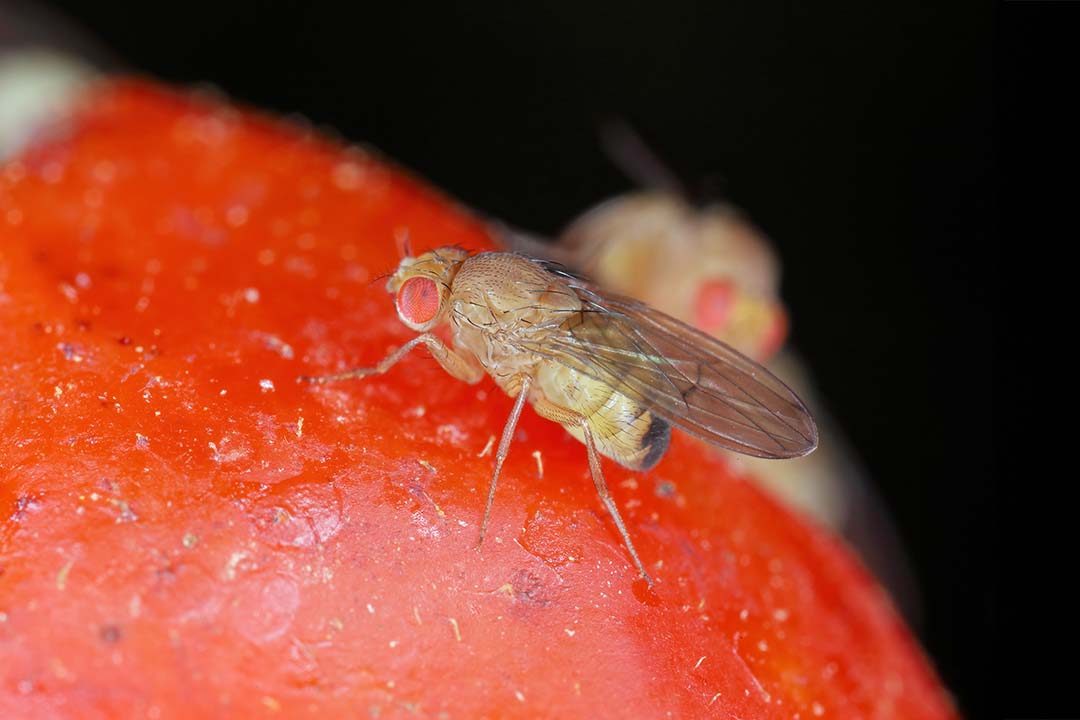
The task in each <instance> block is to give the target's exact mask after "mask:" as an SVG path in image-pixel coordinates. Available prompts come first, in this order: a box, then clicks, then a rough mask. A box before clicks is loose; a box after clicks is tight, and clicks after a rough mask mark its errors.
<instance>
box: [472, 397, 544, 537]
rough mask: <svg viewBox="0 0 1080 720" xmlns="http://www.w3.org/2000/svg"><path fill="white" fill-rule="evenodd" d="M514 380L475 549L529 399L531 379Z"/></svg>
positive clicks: (483, 532) (486, 522) (482, 532)
mask: <svg viewBox="0 0 1080 720" xmlns="http://www.w3.org/2000/svg"><path fill="white" fill-rule="evenodd" d="M516 379H517V380H518V381H519V382H520V383H521V384H520V387H519V389H518V393H517V400H516V401H515V402H514V409H513V410H511V411H510V417H508V418H507V419H506V425H504V426H503V433H502V439H501V440H499V450H498V452H496V453H495V472H494V473H493V474H492V475H491V485H490V486H489V487H488V496H487V504H486V505H484V519H483V520H481V521H480V539H479V540H477V541H476V547H477V548H479V547H480V545H481V543H483V542H484V534H485V533H487V524H488V516H490V515H491V503H492V501H493V500H494V499H495V483H497V482H498V481H499V473H501V472H502V466H503V461H504V460H506V456H507V455H508V454H510V443H511V442H512V441H513V439H514V430H515V429H517V424H518V420H519V419H520V418H521V409H522V408H523V407H525V401H526V400H527V399H528V397H529V386H530V385H531V384H532V378H531V377H529V376H528V375H519V376H518V377H517V378H516ZM515 384H516V383H515ZM511 389H512V386H511Z"/></svg>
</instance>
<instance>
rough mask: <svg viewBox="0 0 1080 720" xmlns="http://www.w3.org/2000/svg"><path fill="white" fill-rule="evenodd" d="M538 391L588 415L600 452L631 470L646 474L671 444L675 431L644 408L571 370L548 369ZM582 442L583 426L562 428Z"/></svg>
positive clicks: (547, 365)
mask: <svg viewBox="0 0 1080 720" xmlns="http://www.w3.org/2000/svg"><path fill="white" fill-rule="evenodd" d="M536 380H537V387H538V389H540V390H541V391H542V392H543V393H544V396H545V397H546V398H547V399H548V400H549V401H550V402H552V403H555V404H556V405H559V406H561V407H565V408H567V409H569V410H573V411H574V412H576V413H579V414H581V415H584V416H585V418H586V421H587V422H588V423H589V428H590V429H591V430H592V434H593V440H594V441H595V442H596V449H597V450H599V451H600V453H601V454H602V455H606V456H607V457H609V458H611V459H612V460H614V461H616V462H617V463H619V464H620V465H623V466H625V467H628V468H631V469H632V470H648V469H649V468H651V467H653V466H654V465H656V463H658V462H659V461H660V458H661V457H663V455H664V451H665V450H667V447H668V442H669V441H670V439H671V426H670V425H669V424H668V423H667V421H665V420H664V419H662V418H660V417H657V416H656V415H654V414H653V413H652V412H650V411H649V410H648V408H646V407H645V406H644V405H642V404H641V403H639V402H637V401H635V400H633V399H631V398H629V397H627V396H626V395H623V394H622V393H620V392H619V391H617V390H615V389H614V388H612V387H610V386H608V385H606V384H604V383H601V382H599V381H596V380H593V379H592V378H589V377H586V376H584V375H581V374H580V373H578V372H576V371H574V370H572V369H571V368H568V367H565V366H563V365H558V364H555V363H544V365H543V366H542V367H541V368H539V371H538V372H537V374H536ZM564 427H565V428H566V430H567V432H569V433H570V434H571V435H573V436H574V437H575V438H577V439H578V440H581V441H583V442H584V432H583V430H582V429H581V427H580V426H578V425H574V424H568V425H565V426H564Z"/></svg>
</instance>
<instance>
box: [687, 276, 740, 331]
mask: <svg viewBox="0 0 1080 720" xmlns="http://www.w3.org/2000/svg"><path fill="white" fill-rule="evenodd" d="M734 305H735V287H734V285H733V284H732V283H731V281H730V280H709V281H707V282H705V283H703V284H702V285H701V288H700V289H699V290H698V293H697V298H696V301H695V303H694V320H696V322H697V326H698V327H700V328H701V329H702V330H705V331H708V332H718V331H720V330H723V329H724V328H725V327H726V326H727V322H728V319H729V318H730V317H731V309H732V307H733V306H734Z"/></svg>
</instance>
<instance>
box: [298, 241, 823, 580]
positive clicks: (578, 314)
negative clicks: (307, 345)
mask: <svg viewBox="0 0 1080 720" xmlns="http://www.w3.org/2000/svg"><path fill="white" fill-rule="evenodd" d="M386 287H387V290H388V291H389V292H390V293H391V294H393V295H394V297H395V305H396V307H397V314H398V317H399V318H400V319H401V321H402V322H403V323H404V324H405V325H406V326H407V327H409V328H411V329H412V330H415V331H416V332H418V333H420V334H419V335H417V336H416V337H415V338H413V339H412V340H410V341H409V342H407V343H406V344H404V345H403V346H401V347H400V348H398V349H397V350H395V351H393V352H391V353H390V354H389V355H387V356H386V357H385V358H384V359H383V360H382V361H381V362H379V363H378V364H377V365H375V366H374V367H365V368H356V369H354V370H350V371H348V372H344V373H340V374H336V375H326V376H321V377H303V378H301V379H302V380H306V381H309V382H317V383H325V382H330V381H337V380H346V379H351V378H363V377H367V376H369V375H375V374H382V373H385V372H387V371H388V370H389V369H390V368H391V367H393V366H394V365H395V364H397V363H398V362H399V361H400V360H401V359H402V358H404V357H405V356H406V355H407V354H408V353H409V352H410V351H412V350H413V349H415V348H417V347H419V346H421V345H423V346H425V347H426V348H427V349H428V351H429V352H430V353H431V355H432V356H433V357H434V358H435V360H437V361H438V363H439V364H440V365H441V366H442V367H443V369H444V370H446V372H448V373H449V374H450V375H452V376H454V377H455V378H457V379H459V380H462V381H464V382H467V383H470V384H471V383H477V382H479V381H480V380H481V379H482V378H483V377H484V375H485V373H486V374H487V375H490V376H491V377H492V378H493V379H494V380H495V383H496V384H497V385H498V386H499V387H500V388H501V389H502V390H503V391H504V392H506V394H507V395H509V396H510V397H511V398H514V399H515V402H514V406H513V410H511V412H510V416H509V418H508V419H507V421H506V425H505V426H504V427H503V432H502V437H501V439H500V441H499V446H498V450H497V452H496V454H495V469H494V472H493V473H492V476H491V484H490V486H489V488H488V496H487V503H486V505H485V506H484V515H483V520H482V521H481V524H480V537H479V542H481V543H482V542H483V539H484V534H485V532H486V531H487V523H488V518H489V516H490V514H491V505H492V501H493V499H494V497H495V486H496V483H497V482H498V480H499V474H500V472H501V471H502V466H503V462H504V461H505V459H506V456H507V454H508V453H509V450H510V442H511V440H512V438H513V436H514V431H515V428H516V427H517V423H518V419H519V418H520V417H521V412H522V409H523V408H524V406H525V403H526V402H528V403H529V404H530V405H532V407H533V409H534V410H535V411H536V413H537V414H538V415H540V416H541V417H543V418H546V419H548V420H551V421H554V422H557V423H559V424H560V425H562V426H563V427H564V428H566V430H567V431H568V432H569V433H570V434H571V435H573V436H574V437H575V438H577V439H578V440H580V441H581V442H582V443H584V445H585V448H586V452H587V457H588V463H589V470H590V474H591V475H592V480H593V483H594V484H595V486H596V490H597V493H598V494H599V495H600V500H601V501H602V502H603V504H604V507H605V508H606V509H607V511H608V513H609V514H610V515H611V518H612V520H613V521H614V523H615V526H616V527H617V528H618V531H619V534H620V535H621V536H622V540H623V542H624V543H625V545H626V549H627V551H628V552H629V554H630V557H631V558H632V560H633V562H634V565H635V566H636V567H637V569H638V572H640V573H641V576H642V577H643V578H644V579H645V580H646V582H647V583H648V584H649V585H650V586H651V585H652V578H651V577H649V574H648V572H646V570H645V566H644V565H643V564H642V562H641V559H640V557H639V556H638V554H637V551H636V550H635V549H634V544H633V541H632V540H631V539H630V533H629V532H628V531H627V529H626V524H625V523H624V522H623V520H622V516H621V515H620V514H619V510H618V507H616V505H615V502H614V501H613V500H612V498H611V494H610V493H609V492H608V488H607V484H606V483H605V482H604V476H603V472H602V470H601V467H600V456H601V455H603V456H606V457H608V458H611V459H612V460H614V461H615V462H617V463H619V464H621V465H623V466H625V467H628V468H631V469H633V470H648V469H649V468H652V467H653V466H654V465H656V463H657V462H659V461H660V458H661V457H662V456H663V454H664V452H665V450H667V447H668V442H669V439H670V435H671V428H672V427H675V428H679V429H681V430H683V431H685V432H688V433H690V434H691V435H695V436H697V437H699V438H701V439H703V440H706V441H708V442H710V443H713V444H715V445H718V446H720V447H723V448H726V449H728V450H733V451H735V452H739V453H745V454H747V455H753V456H757V457H763V458H791V457H798V456H801V455H805V454H807V453H809V452H810V451H812V450H813V449H814V448H815V447H816V446H817V427H816V425H815V424H814V420H813V418H812V417H811V416H810V413H809V412H808V411H807V409H806V406H805V405H804V404H803V403H802V401H801V400H800V399H799V398H798V397H797V396H796V395H795V393H793V392H792V391H791V390H790V389H788V387H787V386H786V385H784V384H783V383H782V382H781V381H780V380H778V379H777V378H776V377H774V376H773V375H772V374H771V373H770V372H769V371H768V370H766V369H765V368H763V367H761V366H760V365H758V364H757V363H755V362H754V361H752V360H750V359H748V358H747V357H745V356H743V355H741V354H740V353H739V352H737V351H736V350H734V349H732V348H731V347H729V346H727V345H725V344H723V343H722V342H720V341H719V340H717V339H715V338H713V337H710V336H709V335H706V334H704V333H702V332H700V331H698V330H695V329H694V328H692V327H690V326H689V325H686V324H684V323H682V322H680V321H678V320H676V319H674V318H672V317H670V316H668V315H665V314H663V313H661V312H659V311H657V310H654V309H652V308H650V307H649V306H647V305H645V304H643V303H640V302H638V301H636V300H632V299H629V298H626V297H621V296H618V295H614V294H609V293H607V292H604V291H602V290H600V289H598V288H597V287H595V286H593V285H592V284H590V283H589V282H587V281H586V280H584V279H582V278H580V277H578V276H576V275H574V274H573V273H570V272H568V271H566V270H564V269H563V268H561V267H560V266H558V265H556V264H554V263H552V262H550V261H547V260H540V259H536V258H533V257H529V256H526V255H522V254H518V253H513V252H484V253H479V254H469V253H468V252H466V251H465V250H462V249H460V248H457V247H443V248H439V249H436V250H431V251H429V252H425V253H423V254H421V255H418V256H416V257H405V258H404V259H402V260H401V262H400V264H399V265H398V268H397V271H396V272H395V273H394V274H393V275H392V276H391V277H390V279H389V281H388V282H387V285H386ZM446 324H448V325H449V326H450V330H451V337H452V342H453V346H452V347H451V346H449V345H447V344H446V343H444V342H443V341H442V340H441V339H440V338H439V337H438V336H436V335H435V334H434V333H433V332H432V331H433V330H434V329H435V328H437V327H439V326H442V325H446ZM478 545H479V543H478Z"/></svg>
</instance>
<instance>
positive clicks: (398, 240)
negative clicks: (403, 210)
mask: <svg viewBox="0 0 1080 720" xmlns="http://www.w3.org/2000/svg"><path fill="white" fill-rule="evenodd" d="M394 243H395V244H396V245H397V251H398V257H399V258H407V257H412V256H413V254H412V241H411V240H410V239H409V228H398V229H397V230H395V231H394Z"/></svg>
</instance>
